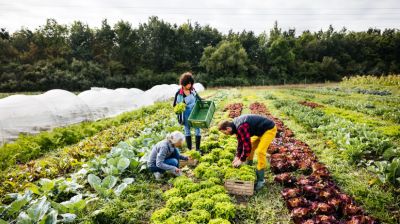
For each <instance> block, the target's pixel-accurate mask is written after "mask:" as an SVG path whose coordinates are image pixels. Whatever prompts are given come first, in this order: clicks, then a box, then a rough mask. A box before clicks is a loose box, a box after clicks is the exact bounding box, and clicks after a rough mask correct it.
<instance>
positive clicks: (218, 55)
mask: <svg viewBox="0 0 400 224" xmlns="http://www.w3.org/2000/svg"><path fill="white" fill-rule="evenodd" d="M248 63H249V61H248V56H247V53H246V50H245V49H244V48H243V47H242V45H241V44H240V43H239V42H238V41H232V42H230V41H221V42H220V43H219V44H218V45H217V46H216V47H212V46H208V47H206V48H205V49H204V53H203V56H202V58H201V62H200V64H201V65H202V66H203V67H204V68H205V69H206V71H207V72H209V73H210V74H213V75H230V76H240V75H243V74H244V73H245V72H246V71H247V69H248Z"/></svg>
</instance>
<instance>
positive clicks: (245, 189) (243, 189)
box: [225, 180, 254, 196]
mask: <svg viewBox="0 0 400 224" xmlns="http://www.w3.org/2000/svg"><path fill="white" fill-rule="evenodd" d="M225 189H226V190H227V191H228V192H229V193H230V194H235V195H247V196H251V195H253V194H254V181H242V180H225Z"/></svg>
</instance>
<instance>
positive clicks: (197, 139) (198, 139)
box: [196, 136, 201, 153]
mask: <svg viewBox="0 0 400 224" xmlns="http://www.w3.org/2000/svg"><path fill="white" fill-rule="evenodd" d="M200 143H201V136H196V151H199V152H200V153H201V151H200Z"/></svg>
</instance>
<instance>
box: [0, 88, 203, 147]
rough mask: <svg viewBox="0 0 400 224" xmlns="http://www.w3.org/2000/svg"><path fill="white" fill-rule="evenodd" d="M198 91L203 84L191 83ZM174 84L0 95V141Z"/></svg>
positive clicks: (159, 95)
mask: <svg viewBox="0 0 400 224" xmlns="http://www.w3.org/2000/svg"><path fill="white" fill-rule="evenodd" d="M194 87H195V89H196V90H197V92H201V91H203V90H204V87H203V85H201V84H200V83H196V84H195V85H194ZM178 89H179V86H178V85H176V84H171V85H167V84H163V85H156V86H154V87H152V88H151V89H149V90H147V91H142V90H140V89H136V88H131V89H127V88H118V89H115V90H112V89H106V88H97V87H93V88H91V89H90V90H87V91H84V92H81V93H80V94H78V95H75V94H74V93H71V92H69V91H66V90H59V89H55V90H50V91H47V92H45V93H43V94H39V95H12V96H9V97H6V98H3V99H0V145H1V144H3V143H5V142H9V141H12V140H14V139H16V138H17V137H18V135H19V134H20V133H25V134H36V133H39V132H40V131H45V130H49V129H52V128H54V127H60V126H66V125H70V124H75V123H79V122H83V121H95V120H99V119H102V118H107V117H113V116H116V115H118V114H121V113H123V112H127V111H132V110H136V109H139V108H141V107H143V106H149V105H152V104H154V103H155V102H159V101H165V100H169V99H171V97H174V96H175V93H176V92H177V90H178Z"/></svg>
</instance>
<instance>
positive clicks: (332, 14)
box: [0, 0, 400, 33]
mask: <svg viewBox="0 0 400 224" xmlns="http://www.w3.org/2000/svg"><path fill="white" fill-rule="evenodd" d="M152 15H156V16H158V17H159V18H161V19H164V20H166V21H168V22H171V23H177V24H181V23H184V22H186V21H188V20H190V21H192V22H195V21H197V22H199V23H200V24H202V25H205V24H209V25H211V26H213V27H215V28H217V29H218V30H220V31H221V32H224V33H226V32H227V31H228V30H230V29H232V30H234V31H241V30H243V29H246V30H253V31H255V32H256V33H260V32H263V31H264V30H269V29H270V28H271V27H272V26H273V23H274V21H275V20H277V21H278V23H279V26H280V27H282V28H283V29H287V28H296V29H297V30H298V31H303V30H306V29H309V30H312V31H315V30H320V29H324V30H326V29H327V27H328V26H329V25H330V24H332V25H333V26H334V27H335V28H337V29H341V28H342V27H343V26H345V27H346V28H348V29H350V30H355V31H360V30H366V29H367V28H369V27H376V28H381V29H383V28H398V29H399V28H400V0H365V1H361V0H329V1H327V0H312V1H311V0H290V1H288V0H286V1H284V0H257V1H255V0H253V1H252V0H246V1H241V0H220V1H218V0H158V1H156V0H68V1H67V0H63V1H61V0H0V27H1V28H6V29H7V30H9V31H11V32H12V31H15V30H18V29H20V28H21V27H26V28H29V29H35V28H37V27H39V26H40V25H43V24H44V23H45V21H46V19H47V18H54V19H56V20H57V21H58V22H59V23H63V24H71V23H72V22H73V21H74V20H80V21H83V22H85V23H88V24H89V25H90V26H91V27H99V26H100V24H101V21H102V20H103V19H108V21H109V23H110V24H114V23H115V22H117V21H118V20H126V21H129V22H130V23H131V24H132V25H133V26H134V27H136V26H137V25H138V24H139V23H144V22H146V21H147V19H148V17H149V16H152Z"/></svg>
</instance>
